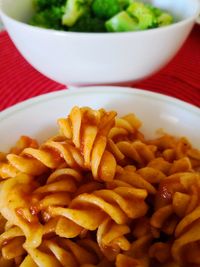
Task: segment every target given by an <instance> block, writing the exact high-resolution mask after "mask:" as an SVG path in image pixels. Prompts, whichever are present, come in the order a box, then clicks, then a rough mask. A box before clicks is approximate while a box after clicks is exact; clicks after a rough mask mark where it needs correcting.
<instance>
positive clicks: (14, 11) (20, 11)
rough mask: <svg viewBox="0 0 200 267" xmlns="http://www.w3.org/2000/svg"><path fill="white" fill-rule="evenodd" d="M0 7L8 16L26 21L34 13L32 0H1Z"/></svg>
mask: <svg viewBox="0 0 200 267" xmlns="http://www.w3.org/2000/svg"><path fill="white" fill-rule="evenodd" d="M0 4H1V6H0V9H1V10H2V11H3V12H4V13H5V14H6V15H8V16H9V17H11V18H13V19H16V20H18V21H21V22H28V21H29V19H30V18H31V17H32V16H33V14H34V4H33V0H1V2H0Z"/></svg>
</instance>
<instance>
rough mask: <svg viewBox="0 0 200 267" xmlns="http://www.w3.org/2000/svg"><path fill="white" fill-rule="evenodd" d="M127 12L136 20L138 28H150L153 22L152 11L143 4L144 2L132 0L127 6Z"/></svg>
mask: <svg viewBox="0 0 200 267" xmlns="http://www.w3.org/2000/svg"><path fill="white" fill-rule="evenodd" d="M127 12H128V13H129V15H130V16H132V17H133V18H136V19H137V20H138V29H139V30H145V29H148V28H151V27H152V25H154V23H155V16H154V14H153V12H152V11H151V10H150V9H149V8H148V7H146V6H145V4H144V3H140V2H134V3H132V4H131V5H130V6H129V7H128V8H127Z"/></svg>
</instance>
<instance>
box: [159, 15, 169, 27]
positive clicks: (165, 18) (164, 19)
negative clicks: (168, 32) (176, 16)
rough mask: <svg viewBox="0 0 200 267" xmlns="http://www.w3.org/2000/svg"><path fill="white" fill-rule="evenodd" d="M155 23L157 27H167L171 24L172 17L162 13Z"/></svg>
mask: <svg viewBox="0 0 200 267" xmlns="http://www.w3.org/2000/svg"><path fill="white" fill-rule="evenodd" d="M157 21H158V26H159V27H163V26H167V25H170V24H172V23H173V17H172V16H171V15H170V14H169V13H167V12H163V13H161V15H160V16H159V17H158V18H157Z"/></svg>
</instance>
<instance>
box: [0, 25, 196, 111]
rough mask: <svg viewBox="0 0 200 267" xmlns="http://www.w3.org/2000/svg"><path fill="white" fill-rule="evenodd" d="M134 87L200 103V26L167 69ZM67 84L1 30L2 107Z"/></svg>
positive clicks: (0, 103)
mask: <svg viewBox="0 0 200 267" xmlns="http://www.w3.org/2000/svg"><path fill="white" fill-rule="evenodd" d="M68 64H70V62H68ZM131 87H137V88H141V89H145V90H148V91H154V92H159V93H162V94H165V95H169V96H173V97H176V98H179V99H181V100H183V101H186V102H188V103H191V104H193V105H196V106H197V107H200V26H199V25H195V27H194V29H193V31H192V32H191V34H190V36H189V38H188V39H187V41H186V42H185V44H184V46H183V47H182V49H181V50H180V52H179V53H178V54H177V55H176V57H175V58H174V59H173V60H172V61H171V62H170V63H169V64H168V65H167V66H166V67H165V68H164V69H162V70H161V71H160V72H159V73H157V74H155V75H153V76H152V77H150V78H148V79H146V80H144V81H141V82H139V83H134V84H131ZM65 88H66V87H65V86H64V85H62V84H59V83H56V82H54V81H52V80H50V79H48V78H46V77H44V76H43V75H42V74H41V73H39V72H38V71H37V70H35V69H34V68H33V67H32V66H30V65H29V63H28V62H27V61H26V60H25V59H24V58H23V57H22V56H21V54H20V53H19V52H18V50H17V49H16V47H15V46H14V44H13V42H12V41H11V39H10V38H9V36H8V34H7V32H6V31H2V32H1V33H0V111H2V110H4V109H6V108H8V107H10V106H12V105H14V104H16V103H19V102H21V101H24V100H26V99H29V98H31V97H35V96H38V95H42V94H46V93H48V92H53V91H58V90H63V89H65ZM80 90H84V89H80Z"/></svg>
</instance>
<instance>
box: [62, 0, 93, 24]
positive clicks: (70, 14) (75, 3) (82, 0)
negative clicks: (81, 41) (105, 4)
mask: <svg viewBox="0 0 200 267" xmlns="http://www.w3.org/2000/svg"><path fill="white" fill-rule="evenodd" d="M91 1H92V0H67V3H66V7H65V12H64V15H63V17H62V24H63V25H66V26H69V27H71V26H73V25H74V24H75V23H76V22H77V20H78V19H79V18H80V17H81V16H83V15H84V14H87V13H88V10H89V6H90V4H91Z"/></svg>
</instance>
